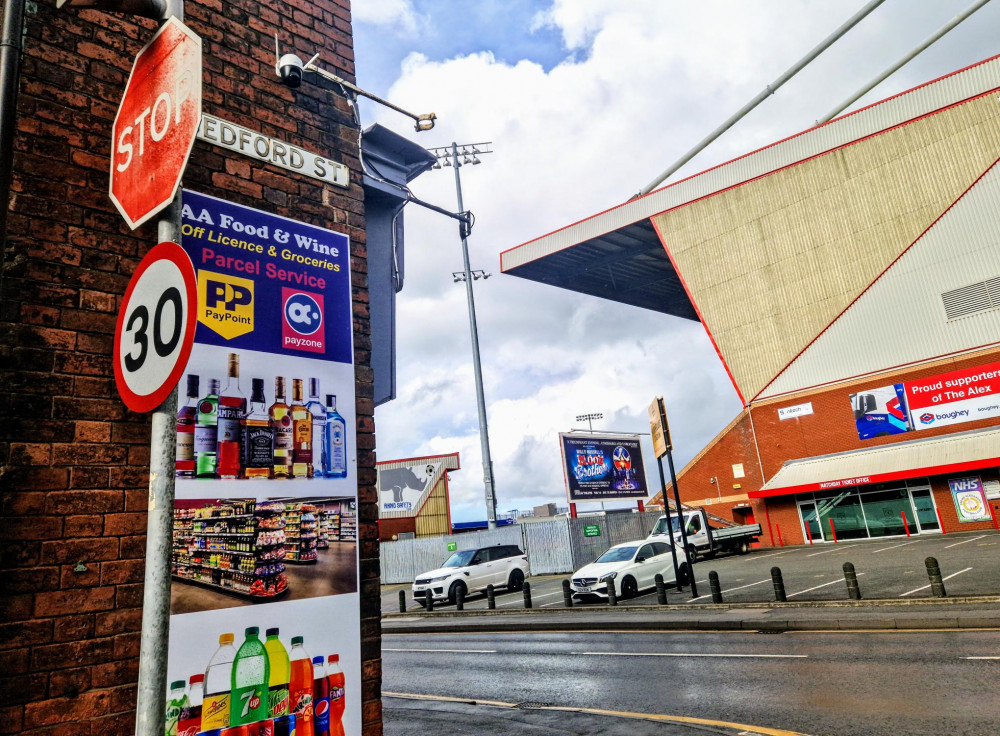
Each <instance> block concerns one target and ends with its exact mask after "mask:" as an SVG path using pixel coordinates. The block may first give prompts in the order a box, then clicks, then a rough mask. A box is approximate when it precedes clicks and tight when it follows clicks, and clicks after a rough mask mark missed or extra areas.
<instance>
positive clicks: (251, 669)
mask: <svg viewBox="0 0 1000 736" xmlns="http://www.w3.org/2000/svg"><path fill="white" fill-rule="evenodd" d="M259 633H260V630H259V629H258V628H257V627H256V626H251V627H249V628H248V629H247V630H246V636H247V638H246V641H244V642H243V645H242V646H241V647H240V648H239V650H238V651H237V652H236V659H235V660H234V661H233V674H232V696H231V699H230V701H229V725H230V726H242V725H243V724H245V723H256V722H257V721H262V720H264V719H265V718H267V717H268V705H267V688H268V679H269V677H270V668H269V666H268V661H267V650H266V649H264V644H263V643H262V642H261V640H260V638H259V636H258V635H259Z"/></svg>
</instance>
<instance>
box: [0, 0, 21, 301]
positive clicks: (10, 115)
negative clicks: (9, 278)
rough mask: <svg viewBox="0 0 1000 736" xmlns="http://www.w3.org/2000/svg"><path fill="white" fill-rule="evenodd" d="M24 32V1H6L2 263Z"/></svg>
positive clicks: (0, 63) (0, 41) (0, 89)
mask: <svg viewBox="0 0 1000 736" xmlns="http://www.w3.org/2000/svg"><path fill="white" fill-rule="evenodd" d="M23 35H24V0H3V27H2V28H0V254H2V255H0V262H2V261H5V260H6V252H7V210H8V209H9V208H10V180H11V169H12V168H13V164H14V132H15V130H16V128H17V91H18V83H19V82H20V77H21V37H22V36H23ZM2 294H3V269H2V268H0V295H2Z"/></svg>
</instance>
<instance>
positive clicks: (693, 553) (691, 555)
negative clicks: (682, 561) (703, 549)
mask: <svg viewBox="0 0 1000 736" xmlns="http://www.w3.org/2000/svg"><path fill="white" fill-rule="evenodd" d="M687 552H688V559H689V560H691V562H692V563H694V562H697V561H698V550H697V549H695V546H694V545H693V544H689V545H688V549H687Z"/></svg>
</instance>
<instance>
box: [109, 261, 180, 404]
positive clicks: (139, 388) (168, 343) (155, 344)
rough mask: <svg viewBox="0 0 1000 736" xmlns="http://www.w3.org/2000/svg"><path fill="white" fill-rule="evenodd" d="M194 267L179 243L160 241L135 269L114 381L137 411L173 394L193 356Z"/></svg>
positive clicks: (120, 326)
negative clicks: (189, 359)
mask: <svg viewBox="0 0 1000 736" xmlns="http://www.w3.org/2000/svg"><path fill="white" fill-rule="evenodd" d="M197 301H198V287H197V280H196V277H195V272H194V266H193V265H192V263H191V258H190V257H189V256H188V254H187V253H185V252H184V249H183V248H181V247H180V246H179V245H177V244H176V243H160V244H159V245H157V246H156V247H154V248H153V249H152V250H151V251H149V253H148V254H147V255H146V257H145V258H143V259H142V262H141V263H140V264H139V267H138V268H137V269H136V271H135V273H134V274H133V275H132V280H131V281H130V282H129V285H128V289H127V290H126V292H125V298H124V300H123V301H122V309H121V312H119V313H118V327H117V329H116V330H115V348H114V350H115V352H114V358H115V383H116V384H117V385H118V393H119V394H121V397H122V400H123V401H124V402H125V405H126V406H127V407H128V408H129V409H131V410H132V411H151V410H152V409H155V408H156V407H158V406H159V405H160V404H162V403H163V401H164V399H166V398H167V396H169V395H170V392H171V391H172V390H173V389H174V386H176V385H177V382H178V381H179V380H180V378H181V374H182V373H183V372H184V368H185V367H186V366H187V362H188V358H189V357H190V356H191V346H192V345H193V344H194V330H195V326H196V324H197V309H196V307H197Z"/></svg>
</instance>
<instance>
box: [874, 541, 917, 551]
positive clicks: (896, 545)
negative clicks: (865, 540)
mask: <svg viewBox="0 0 1000 736" xmlns="http://www.w3.org/2000/svg"><path fill="white" fill-rule="evenodd" d="M922 541H923V540H922V539H914V540H913V541H912V542H903V543H902V544H894V545H892V546H891V547H883V548H882V549H876V550H872V554H873V555H877V554H878V553H879V552H885V551H886V550H887V549H896V548H897V547H905V546H906V545H908V544H916V543H917V542H922Z"/></svg>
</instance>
